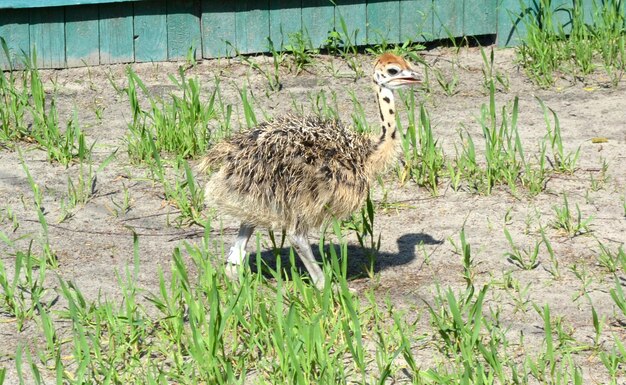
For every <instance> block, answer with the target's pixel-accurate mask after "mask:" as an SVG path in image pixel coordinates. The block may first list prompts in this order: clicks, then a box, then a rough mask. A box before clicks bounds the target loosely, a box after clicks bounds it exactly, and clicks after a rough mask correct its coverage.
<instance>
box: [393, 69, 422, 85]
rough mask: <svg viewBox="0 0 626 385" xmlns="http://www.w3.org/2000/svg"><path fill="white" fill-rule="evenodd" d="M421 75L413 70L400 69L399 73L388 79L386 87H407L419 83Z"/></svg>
mask: <svg viewBox="0 0 626 385" xmlns="http://www.w3.org/2000/svg"><path fill="white" fill-rule="evenodd" d="M421 83H422V77H421V76H420V75H419V74H418V73H417V72H415V71H413V70H408V69H406V70H402V71H400V73H399V74H398V75H396V76H394V77H393V78H391V79H389V82H388V83H387V87H389V88H394V89H395V88H402V87H408V86H412V85H415V84H421Z"/></svg>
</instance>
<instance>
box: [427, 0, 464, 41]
mask: <svg viewBox="0 0 626 385" xmlns="http://www.w3.org/2000/svg"><path fill="white" fill-rule="evenodd" d="M459 36H463V0H449V1H447V0H434V2H433V38H435V39H445V38H449V37H459Z"/></svg>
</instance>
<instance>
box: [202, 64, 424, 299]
mask: <svg viewBox="0 0 626 385" xmlns="http://www.w3.org/2000/svg"><path fill="white" fill-rule="evenodd" d="M373 79H374V85H375V91H376V98H377V101H378V107H379V112H380V121H381V133H380V134H378V135H375V136H365V135H360V134H358V133H356V132H354V131H353V130H351V129H350V128H348V127H345V126H343V125H342V124H341V123H340V122H338V121H336V120H325V119H321V118H318V117H311V116H305V117H303V116H295V115H287V116H284V117H279V118H275V119H273V120H271V121H268V122H265V123H262V124H260V125H258V126H257V127H255V128H253V129H252V130H250V131H246V132H242V133H239V134H236V135H234V136H233V137H231V138H230V139H229V140H226V141H223V142H220V143H218V144H216V145H215V146H214V147H213V148H212V149H211V150H210V152H209V153H208V154H207V156H206V157H205V158H204V159H203V160H202V162H201V163H200V166H199V169H200V170H202V171H205V172H206V171H207V170H209V169H213V170H215V171H216V172H215V173H214V174H213V175H212V176H211V177H210V179H209V181H208V183H207V185H206V189H205V194H206V201H207V203H208V204H209V205H210V206H214V207H217V208H218V210H219V211H221V212H223V213H225V214H229V215H231V216H234V217H236V218H239V219H240V220H241V226H240V228H239V234H238V235H237V239H236V240H235V243H234V245H233V246H232V247H231V249H230V252H229V255H228V259H227V262H228V264H230V266H228V270H230V271H231V272H233V268H236V266H237V265H240V264H241V263H242V262H243V261H244V260H245V257H246V252H245V248H246V244H247V242H248V239H249V238H250V236H251V235H252V233H253V231H254V228H255V227H264V228H267V229H270V230H284V231H285V232H286V234H287V236H288V239H289V242H290V243H291V245H292V246H293V247H294V249H295V251H296V252H297V254H298V255H299V257H300V259H301V260H302V262H303V263H304V265H305V266H306V268H307V270H308V271H309V274H310V275H311V278H312V280H313V283H314V284H315V285H316V286H317V287H318V288H322V287H324V273H323V272H322V269H321V268H320V266H318V264H317V262H316V260H315V257H314V256H313V252H312V250H311V245H310V244H309V241H308V236H307V234H308V232H309V229H311V228H314V227H319V226H320V225H322V224H323V223H324V222H326V221H328V220H330V219H331V218H345V217H347V216H349V215H350V214H351V213H352V212H354V211H355V210H357V209H359V208H360V207H361V205H362V204H363V202H364V200H365V199H366V197H367V194H368V191H369V185H370V182H372V181H373V180H374V179H375V177H376V175H377V174H378V173H380V172H382V171H383V170H384V169H385V168H386V167H387V166H389V165H390V164H391V163H392V162H393V161H394V160H395V158H396V155H397V152H398V143H399V138H398V137H399V135H398V132H397V128H396V118H395V105H394V96H393V92H392V90H394V89H398V88H401V87H405V86H410V85H413V84H416V83H419V82H420V77H419V76H418V74H417V73H416V72H414V71H413V70H412V69H411V66H410V64H409V63H407V62H406V61H405V60H404V59H403V58H401V57H399V56H396V55H394V54H391V53H385V54H383V55H382V56H380V57H379V58H378V60H377V61H376V63H375V65H374V77H373ZM234 271H236V270H234Z"/></svg>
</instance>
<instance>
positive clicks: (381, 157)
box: [366, 87, 399, 178]
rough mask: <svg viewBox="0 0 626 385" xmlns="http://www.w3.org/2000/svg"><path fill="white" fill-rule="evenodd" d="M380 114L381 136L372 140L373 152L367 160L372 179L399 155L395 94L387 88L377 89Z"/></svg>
mask: <svg viewBox="0 0 626 385" xmlns="http://www.w3.org/2000/svg"><path fill="white" fill-rule="evenodd" d="M377 96H378V112H379V114H380V124H381V133H380V136H378V135H377V136H375V137H373V138H372V143H373V145H374V146H373V147H374V148H373V151H372V152H371V153H370V155H369V157H368V160H367V166H366V167H367V173H368V175H369V177H370V178H373V177H375V176H376V175H377V174H378V173H380V172H382V171H384V170H385V169H386V168H387V167H388V166H390V165H391V164H392V163H393V161H394V160H395V159H396V156H397V153H398V151H397V150H398V143H399V141H398V140H397V137H398V135H397V127H396V109H395V108H396V107H395V104H394V99H393V92H392V91H391V90H390V89H388V88H385V87H378V88H377Z"/></svg>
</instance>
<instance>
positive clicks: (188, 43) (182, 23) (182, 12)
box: [167, 0, 202, 60]
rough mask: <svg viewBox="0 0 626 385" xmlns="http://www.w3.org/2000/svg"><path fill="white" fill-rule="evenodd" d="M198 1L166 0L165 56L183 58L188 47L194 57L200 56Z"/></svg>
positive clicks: (172, 58)
mask: <svg viewBox="0 0 626 385" xmlns="http://www.w3.org/2000/svg"><path fill="white" fill-rule="evenodd" d="M199 10H200V3H199V2H197V1H196V0H168V1H167V58H168V59H169V60H180V59H185V58H186V57H187V54H188V53H189V49H193V50H194V57H195V58H196V59H199V58H201V57H202V45H201V44H202V40H201V33H200V18H199V17H198V15H199V13H200V12H199Z"/></svg>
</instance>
